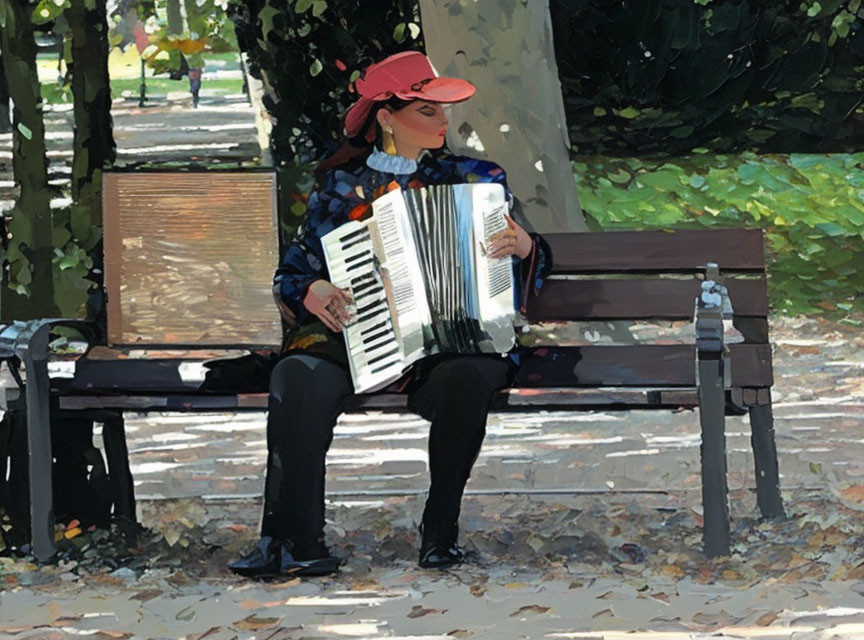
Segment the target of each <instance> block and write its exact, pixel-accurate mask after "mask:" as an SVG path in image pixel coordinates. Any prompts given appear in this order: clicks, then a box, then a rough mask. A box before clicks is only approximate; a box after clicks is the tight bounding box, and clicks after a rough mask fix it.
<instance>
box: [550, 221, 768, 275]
mask: <svg viewBox="0 0 864 640" xmlns="http://www.w3.org/2000/svg"><path fill="white" fill-rule="evenodd" d="M543 237H544V238H545V239H546V241H547V242H548V243H549V246H550V247H551V248H552V255H553V258H554V262H555V264H554V266H553V268H552V272H553V273H608V272H614V271H632V272H651V271H670V272H673V271H693V270H696V269H698V268H699V267H701V266H704V265H705V263H706V262H709V261H710V262H716V263H717V264H718V265H719V266H720V269H721V271H723V270H745V271H764V269H765V253H764V250H763V248H762V231H761V230H759V229H716V230H703V229H699V230H690V229H684V230H677V231H603V232H598V233H575V234H574V233H549V234H544V235H543Z"/></svg>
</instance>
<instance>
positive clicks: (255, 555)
mask: <svg viewBox="0 0 864 640" xmlns="http://www.w3.org/2000/svg"><path fill="white" fill-rule="evenodd" d="M281 547H282V541H281V540H277V539H276V538H272V537H270V536H264V537H262V538H261V539H260V540H259V541H258V544H257V545H255V548H254V549H253V550H252V551H251V552H250V553H249V554H247V555H245V556H243V557H242V558H240V560H235V561H234V562H230V563H229V564H228V568H229V569H231V571H233V572H234V573H236V574H237V575H241V576H245V577H247V578H267V577H272V576H275V575H278V573H279V550H280V549H281Z"/></svg>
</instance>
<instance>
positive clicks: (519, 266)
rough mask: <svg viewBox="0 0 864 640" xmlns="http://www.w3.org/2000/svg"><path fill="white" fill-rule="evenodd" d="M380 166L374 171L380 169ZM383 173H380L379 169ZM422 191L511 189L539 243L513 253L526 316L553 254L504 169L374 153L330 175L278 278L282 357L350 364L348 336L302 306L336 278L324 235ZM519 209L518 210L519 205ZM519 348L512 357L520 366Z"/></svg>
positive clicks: (454, 159)
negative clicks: (400, 195) (522, 253)
mask: <svg viewBox="0 0 864 640" xmlns="http://www.w3.org/2000/svg"><path fill="white" fill-rule="evenodd" d="M373 167H375V168H373ZM379 169H380V170H379ZM394 182H395V183H396V184H398V185H399V186H400V187H401V188H403V189H406V188H419V187H422V186H426V185H431V184H463V183H471V182H497V183H499V184H502V185H504V188H505V190H506V193H507V197H508V199H509V200H510V203H511V207H510V215H511V217H512V218H513V219H514V220H515V221H516V223H517V224H519V225H520V226H522V227H523V228H524V229H525V230H526V231H529V233H530V235H531V237H532V239H533V241H534V242H533V245H532V250H531V253H530V254H529V255H528V256H527V257H526V258H525V259H524V260H522V259H520V258H519V257H518V256H516V255H514V256H513V257H512V260H513V272H514V276H515V277H514V280H515V287H514V296H513V297H514V300H513V303H514V307H515V309H516V310H517V311H521V312H523V313H524V311H525V307H526V305H527V301H528V296H529V295H531V294H532V293H533V294H534V295H536V294H537V292H538V291H539V289H540V287H542V286H543V282H544V280H545V279H546V276H547V275H548V273H549V271H550V269H551V266H552V252H551V250H550V249H549V245H548V244H547V243H546V241H545V240H543V238H542V237H541V236H540V235H538V234H536V233H531V232H530V226H529V225H528V224H527V223H526V221H525V220H524V219H523V217H522V215H521V208H520V207H519V206H518V202H515V200H514V198H513V196H512V194H511V193H510V191H509V189H507V178H506V175H505V173H504V170H503V169H502V168H501V167H499V166H498V165H496V164H494V163H492V162H488V161H485V160H477V159H474V158H468V157H465V156H455V155H450V154H449V153H438V154H436V155H432V154H431V153H428V152H427V153H425V154H424V156H423V157H422V158H421V159H420V160H419V161H418V162H417V163H415V162H413V161H411V160H406V159H405V158H401V157H398V156H388V155H387V154H384V153H383V152H381V151H377V150H376V151H373V153H372V154H371V155H370V156H369V158H368V159H367V161H366V164H365V165H362V166H360V167H357V168H356V169H354V170H353V171H346V170H344V169H340V168H335V169H333V170H331V171H329V172H327V173H326V174H325V175H324V176H323V178H322V179H321V181H320V185H319V188H318V189H317V190H316V191H313V192H312V193H311V194H310V196H309V200H308V203H307V210H306V216H305V218H304V220H303V222H302V223H301V225H300V227H299V228H298V229H297V232H296V234H295V236H294V238H293V240H292V242H291V244H290V245H289V246H288V248H287V249H286V251H285V253H284V255H283V258H282V261H281V264H280V266H279V268H278V269H277V271H276V275H275V277H274V280H273V283H274V284H273V294H274V297H275V299H276V302H277V304H278V305H279V307H280V309H281V311H282V315H283V317H285V319H286V320H287V321H288V324H289V326H291V329H290V330H289V333H288V336H287V338H286V341H285V347H284V349H283V354H284V353H286V352H289V351H290V352H298V351H302V352H305V353H310V354H315V355H320V356H323V357H325V358H327V359H328V360H331V361H334V362H337V363H339V364H342V365H344V366H345V367H346V368H347V366H348V362H347V356H346V351H345V341H344V338H343V335H342V334H341V333H335V332H333V331H330V330H329V329H328V328H327V327H325V326H324V324H323V323H322V322H321V321H320V320H319V319H318V318H317V317H316V316H315V315H313V314H311V313H309V311H308V310H307V309H306V307H305V306H304V305H303V298H304V297H305V295H306V291H307V289H308V287H309V285H310V284H312V283H313V282H314V281H315V280H318V279H321V278H323V279H325V280H329V276H328V273H327V266H326V263H325V259H324V252H323V249H322V246H321V237H322V236H324V235H326V234H327V233H329V232H330V231H332V230H333V229H335V228H337V227H339V226H341V225H343V224H345V223H346V222H347V221H349V220H359V219H363V218H365V217H367V216H368V215H370V214H371V202H372V201H373V200H375V199H376V198H377V197H379V196H380V195H382V194H383V193H385V192H386V191H387V190H388V188H392V183H394ZM514 205H515V206H514ZM518 351H519V350H518V347H517V348H514V350H513V351H512V352H511V353H510V354H509V356H510V358H511V359H512V361H513V363H514V364H518V361H519V354H518Z"/></svg>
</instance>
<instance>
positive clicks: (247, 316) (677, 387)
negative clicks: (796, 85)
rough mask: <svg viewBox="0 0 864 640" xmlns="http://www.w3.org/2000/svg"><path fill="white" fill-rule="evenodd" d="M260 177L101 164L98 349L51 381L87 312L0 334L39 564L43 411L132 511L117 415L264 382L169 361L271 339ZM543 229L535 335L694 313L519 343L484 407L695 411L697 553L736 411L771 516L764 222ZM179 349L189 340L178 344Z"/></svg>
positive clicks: (249, 402) (45, 450)
mask: <svg viewBox="0 0 864 640" xmlns="http://www.w3.org/2000/svg"><path fill="white" fill-rule="evenodd" d="M275 184H276V183H275V177H274V175H273V174H272V173H266V172H257V173H249V172H247V173H240V172H234V173H228V172H220V173H213V172H207V173H197V174H196V173H170V174H169V173H161V174H160V173H126V174H124V173H114V174H109V175H108V176H106V180H105V197H104V203H105V207H104V211H105V214H104V215H105V247H106V248H105V263H106V295H107V299H108V307H107V309H108V314H107V340H105V343H106V344H101V345H100V344H91V346H90V348H89V350H88V351H87V353H85V354H84V355H83V356H80V357H78V359H77V360H76V361H75V371H74V376H72V377H61V378H49V375H48V370H47V360H48V340H49V333H50V330H51V328H52V327H54V326H57V325H62V324H67V325H69V324H71V325H75V326H78V327H79V328H83V329H85V330H86V329H88V328H90V329H92V328H93V327H94V325H93V323H92V322H91V321H67V320H50V319H49V320H39V321H32V322H28V323H16V324H15V325H11V326H8V327H5V328H4V329H3V330H2V331H0V349H2V355H3V356H4V357H6V358H10V359H14V358H19V359H20V361H21V362H22V363H23V364H24V371H25V373H26V383H25V391H26V393H25V396H26V406H27V430H28V438H29V451H30V457H29V465H30V467H29V468H30V509H31V525H32V526H31V535H32V545H33V546H32V549H33V552H34V554H35V555H36V556H37V557H38V558H39V559H42V560H45V559H49V558H50V557H51V556H52V555H53V553H54V551H55V546H54V537H53V515H52V489H51V460H52V458H51V442H50V426H49V420H50V418H51V417H52V416H69V415H77V416H85V417H88V418H90V419H92V420H94V421H97V422H101V423H102V424H103V440H104V444H105V450H106V458H107V463H108V472H109V475H110V479H111V483H112V486H113V491H114V514H115V516H125V517H127V518H132V519H134V518H135V502H134V500H135V498H134V494H133V488H132V477H131V473H130V471H129V463H128V454H127V451H126V444H125V435H124V429H123V412H124V411H136V412H146V411H180V412H192V411H244V410H258V411H261V410H266V407H267V394H266V393H264V392H263V391H264V389H259V390H258V392H249V389H248V388H244V389H240V388H237V389H233V390H231V389H228V390H224V389H223V390H220V391H218V392H214V391H205V390H202V389H201V387H200V382H189V381H185V382H184V379H183V376H182V375H181V369H182V365H184V364H185V363H189V362H192V361H195V360H196V358H197V359H198V361H199V362H200V359H202V358H206V357H208V356H211V357H212V355H213V353H212V352H214V350H217V351H218V350H220V349H229V348H231V349H238V348H239V349H248V350H257V349H262V348H263V349H267V348H269V349H277V348H278V344H279V339H280V320H279V317H278V315H277V310H276V306H275V305H274V304H273V300H272V294H271V288H270V282H271V277H272V272H273V270H274V267H275V264H276V261H277V256H278V247H277V245H278V240H277V237H278V228H277V223H276V186H275ZM206 214H209V215H206ZM545 237H546V239H547V240H548V241H549V244H550V245H551V247H552V250H553V254H554V267H553V270H552V276H551V278H550V279H549V281H548V282H547V283H546V285H545V287H544V288H543V289H542V291H541V293H540V295H539V296H538V297H537V298H536V299H533V300H532V301H531V302H530V304H529V308H528V314H527V316H528V319H529V320H530V322H531V323H532V327H534V326H535V325H536V326H538V327H539V329H540V331H539V332H537V333H536V335H539V336H542V334H543V331H542V329H543V327H544V326H548V324H549V323H562V322H568V323H569V322H580V323H581V322H594V323H596V322H598V321H604V322H606V321H616V322H634V321H640V322H644V321H658V320H659V321H670V320H671V321H686V322H687V323H694V324H692V325H688V326H690V327H691V331H690V339H689V340H688V341H684V342H679V343H667V342H666V341H664V342H662V343H658V342H655V343H649V344H645V343H632V344H631V343H628V341H624V340H618V341H615V342H611V343H610V342H608V341H607V342H602V343H593V344H579V345H572V344H571V345H567V344H563V343H562V342H561V341H560V340H558V339H548V338H547V339H546V343H545V344H536V345H534V346H532V347H530V348H529V355H528V356H527V357H525V358H523V360H522V363H521V365H520V368H519V371H518V373H517V377H516V381H515V384H514V387H513V388H512V389H510V390H508V391H505V392H502V393H500V395H499V396H498V397H497V398H496V401H495V403H494V405H493V410H498V411H522V412H524V411H540V410H546V411H556V410H564V411H574V410H597V409H605V410H629V409H665V410H673V409H678V408H680V407H690V408H697V407H698V408H699V419H700V424H701V433H702V446H701V460H702V501H703V508H704V550H705V552H706V554H707V555H708V556H712V557H713V556H718V555H726V554H728V552H729V514H728V497H727V483H726V450H725V428H724V416H725V415H727V414H742V413H745V412H749V414H750V424H751V428H752V445H753V453H754V457H755V466H756V487H757V492H758V505H759V508H760V510H761V513H762V516H763V517H766V518H773V517H780V516H782V515H783V506H782V502H781V499H780V491H779V480H778V470H777V456H776V449H775V444H774V430H773V418H772V413H771V396H770V388H771V386H772V383H773V380H772V364H771V347H770V344H769V342H768V320H767V316H768V299H767V295H766V281H765V259H764V253H763V238H762V233H761V231H759V230H742V229H731V230H710V231H709V230H705V231H703V230H680V231H640V232H631V231H624V232H605V233H578V234H577V233H553V234H547V235H545ZM250 244H254V245H255V250H254V251H250ZM253 253H254V254H255V255H251V254H253ZM217 275H218V277H217ZM214 278H215V279H214ZM730 303H731V304H730ZM724 324H725V325H726V327H725V329H726V330H728V327H729V326H734V328H735V333H736V335H737V337H738V338H739V341H738V343H735V344H727V340H726V339H725V334H726V333H727V331H726V330H724ZM554 326H560V324H555V325H554ZM539 339H540V340H543V338H542V337H541V338H539ZM97 341H98V340H97ZM144 347H146V350H145V349H143V348H144ZM156 349H162V350H163V353H159V354H157V353H155V351H154V350H156ZM165 349H173V350H175V352H174V353H173V354H172V353H170V352H169V353H165V352H164V350H165ZM177 349H186V350H187V352H186V353H183V354H182V355H179V356H178V354H177V352H176V350H177ZM191 350H198V352H197V353H199V355H198V356H196V355H193V353H196V352H193V351H191ZM200 352H209V353H206V354H200ZM156 355H160V356H161V357H156ZM106 358H107V359H106ZM405 405H406V398H405V396H404V395H400V394H394V393H389V392H388V391H387V390H385V391H383V392H379V393H375V394H366V395H357V396H353V397H352V398H351V400H350V401H349V406H348V411H363V410H365V409H374V410H395V411H398V410H404V408H405Z"/></svg>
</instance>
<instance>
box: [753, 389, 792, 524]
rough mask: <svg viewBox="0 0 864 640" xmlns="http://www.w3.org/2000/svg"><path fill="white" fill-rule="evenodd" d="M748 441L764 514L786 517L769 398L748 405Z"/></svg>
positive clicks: (757, 491) (759, 500)
mask: <svg viewBox="0 0 864 640" xmlns="http://www.w3.org/2000/svg"><path fill="white" fill-rule="evenodd" d="M749 410H750V443H751V444H752V446H753V458H754V461H755V463H756V497H757V502H758V503H759V511H760V512H761V513H762V517H763V518H768V519H775V518H785V517H786V512H785V511H784V510H783V500H782V499H781V498H780V473H779V470H778V467H777V445H776V444H775V442H774V415H773V412H772V410H771V404H770V402H769V403H768V404H760V405H755V406H752V407H750V409H749Z"/></svg>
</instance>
